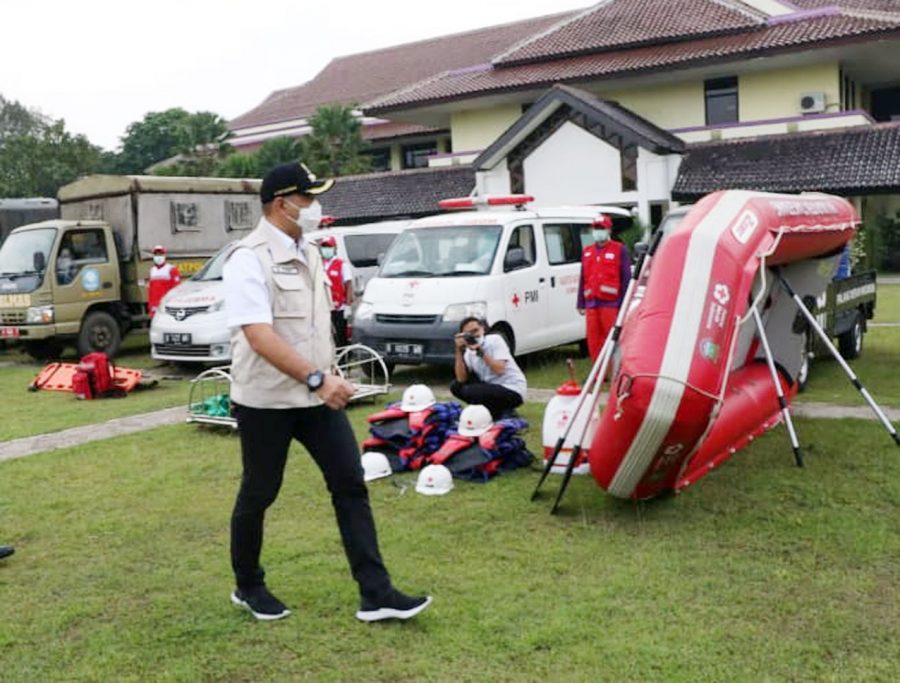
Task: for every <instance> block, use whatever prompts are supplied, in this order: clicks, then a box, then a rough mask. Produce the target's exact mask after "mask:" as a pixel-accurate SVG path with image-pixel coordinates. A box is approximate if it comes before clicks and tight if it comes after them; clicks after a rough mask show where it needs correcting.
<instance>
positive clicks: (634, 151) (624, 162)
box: [619, 145, 638, 192]
mask: <svg viewBox="0 0 900 683" xmlns="http://www.w3.org/2000/svg"><path fill="white" fill-rule="evenodd" d="M637 158H638V148H637V145H628V146H627V147H625V149H623V150H622V152H621V154H619V163H620V164H621V171H622V192H632V191H634V190H636V189H637V183H638V177H637V174H638V165H637Z"/></svg>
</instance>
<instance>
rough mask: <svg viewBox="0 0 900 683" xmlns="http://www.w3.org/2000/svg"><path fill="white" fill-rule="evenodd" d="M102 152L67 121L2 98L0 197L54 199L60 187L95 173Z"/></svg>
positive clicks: (0, 108) (0, 116) (0, 120)
mask: <svg viewBox="0 0 900 683" xmlns="http://www.w3.org/2000/svg"><path fill="white" fill-rule="evenodd" d="M100 155H101V150H100V148H99V147H96V146H95V145H92V144H91V143H90V142H89V141H88V139H87V138H86V137H85V136H83V135H72V134H71V133H69V132H67V131H66V129H65V122H64V121H63V120H62V119H60V120H58V121H52V120H50V119H49V118H47V117H45V116H43V115H42V114H39V113H37V112H34V111H32V110H29V109H27V108H26V107H24V106H23V105H21V104H19V103H18V102H9V101H8V100H6V99H4V98H3V97H0V196H3V197H34V196H45V197H55V196H56V193H57V191H58V190H59V188H60V186H62V185H65V184H67V183H70V182H72V181H73V180H75V179H77V178H78V177H79V176H80V175H83V174H86V173H92V172H94V171H95V170H96V169H97V167H98V166H99V164H100Z"/></svg>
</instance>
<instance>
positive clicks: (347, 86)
mask: <svg viewBox="0 0 900 683" xmlns="http://www.w3.org/2000/svg"><path fill="white" fill-rule="evenodd" d="M571 14H572V12H563V13H559V14H552V15H549V16H543V17H537V18H533V19H526V20H523V21H516V22H513V23H510V24H503V25H500V26H490V27H487V28H483V29H478V30H475V31H469V32H466V33H457V34H453V35H449V36H441V37H439V38H432V39H429V40H422V41H418V42H415V43H407V44H404V45H396V46H393V47H388V48H384V49H381V50H373V51H370V52H361V53H359V54H354V55H348V56H345V57H338V58H336V59H334V60H332V61H331V62H330V63H329V64H328V65H327V66H326V67H325V68H324V69H323V70H322V71H320V72H319V73H318V74H317V75H316V77H315V78H313V79H312V80H311V81H308V82H307V83H304V84H303V85H300V86H297V87H293V88H286V89H284V90H276V91H275V92H273V93H272V94H271V95H269V96H268V97H267V98H266V99H265V100H264V101H263V102H262V103H261V104H259V105H258V106H256V107H254V108H253V109H251V110H250V111H248V112H246V113H244V114H241V115H240V116H238V117H236V118H234V119H232V120H231V121H230V122H229V124H228V126H229V128H230V129H231V130H238V129H241V128H249V127H252V126H259V125H264V124H267V123H274V122H277V121H285V120H290V119H297V118H303V117H306V116H309V115H311V114H312V113H313V112H315V110H316V109H317V108H318V107H319V106H322V105H326V104H336V103H341V104H353V103H360V102H365V101H367V100H370V99H373V98H375V97H378V96H380V95H383V94H385V93H389V92H391V91H392V90H395V89H397V88H400V87H402V86H404V85H407V84H409V83H414V82H416V81H419V80H421V79H423V78H426V77H428V76H432V75H434V74H437V73H440V72H442V71H444V70H445V69H460V68H464V67H470V66H474V65H477V64H483V63H485V62H489V61H490V59H491V57H493V56H494V55H495V54H497V53H498V52H501V51H502V50H505V49H507V48H508V47H509V46H510V45H512V44H513V43H515V42H516V41H519V40H521V39H522V38H524V37H525V36H529V35H531V34H533V33H535V32H537V31H542V30H544V29H545V28H547V27H548V26H552V25H554V24H556V23H557V22H559V21H560V20H561V19H563V18H566V17H568V16H571Z"/></svg>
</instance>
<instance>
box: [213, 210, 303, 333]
mask: <svg viewBox="0 0 900 683" xmlns="http://www.w3.org/2000/svg"><path fill="white" fill-rule="evenodd" d="M259 222H260V225H261V226H263V227H265V228H266V229H268V230H271V231H272V232H273V233H274V234H275V239H276V240H279V241H281V242H283V243H284V245H285V246H286V247H287V248H288V249H290V250H291V251H294V252H296V254H297V259H298V260H299V261H300V262H301V263H306V262H307V261H306V247H307V242H306V239H305V238H304V237H302V236H301V237H300V241H299V242H295V241H294V240H292V239H291V238H290V237H289V236H288V235H286V234H285V233H283V232H282V231H281V230H279V229H278V228H276V227H275V226H274V225H272V224H271V223H269V221H267V220H266V219H265V218H261V219H260V221H259ZM222 281H223V282H224V284H225V316H226V318H227V320H228V327H230V328H232V329H234V328H236V327H241V326H242V325H253V324H255V323H265V324H268V325H271V324H272V302H271V301H269V290H268V289H266V277H265V274H264V273H263V267H262V264H261V263H260V262H259V259H258V258H257V257H256V254H254V253H253V251H252V250H250V249H237V250H236V251H235V252H234V253H233V254H232V255H231V256H230V257H228V260H227V261H225V267H224V268H223V269H222Z"/></svg>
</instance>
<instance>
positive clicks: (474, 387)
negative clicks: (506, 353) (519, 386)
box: [450, 380, 522, 420]
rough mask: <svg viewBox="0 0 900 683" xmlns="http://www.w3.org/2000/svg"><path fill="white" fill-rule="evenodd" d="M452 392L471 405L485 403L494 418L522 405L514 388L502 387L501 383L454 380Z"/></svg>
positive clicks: (451, 387) (451, 386)
mask: <svg viewBox="0 0 900 683" xmlns="http://www.w3.org/2000/svg"><path fill="white" fill-rule="evenodd" d="M450 393H451V394H453V395H454V396H456V398H458V399H459V400H460V401H465V402H466V403H468V404H469V405H483V406H484V407H485V408H487V409H488V410H489V411H491V417H492V418H493V419H494V420H497V419H499V418H500V417H501V416H502V414H503V413H505V412H507V411H510V410H512V409H513V408H518V407H519V406H520V405H522V397H521V396H519V395H518V394H517V393H516V392H515V391H513V390H512V389H507V388H506V387H501V386H500V385H499V384H488V383H487V382H465V383H463V382H458V381H456V380H453V382H451V383H450Z"/></svg>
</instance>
